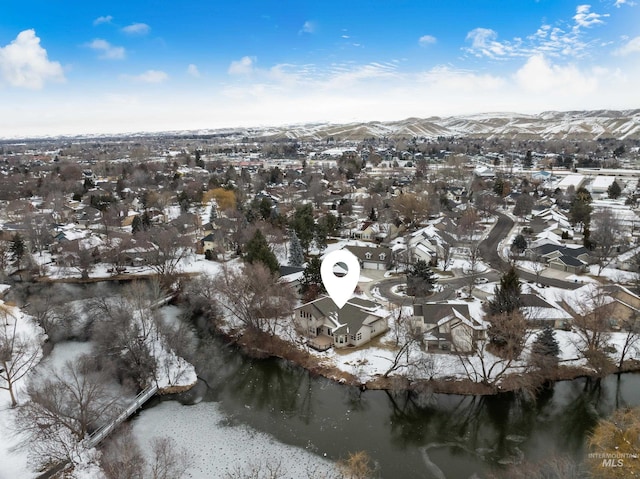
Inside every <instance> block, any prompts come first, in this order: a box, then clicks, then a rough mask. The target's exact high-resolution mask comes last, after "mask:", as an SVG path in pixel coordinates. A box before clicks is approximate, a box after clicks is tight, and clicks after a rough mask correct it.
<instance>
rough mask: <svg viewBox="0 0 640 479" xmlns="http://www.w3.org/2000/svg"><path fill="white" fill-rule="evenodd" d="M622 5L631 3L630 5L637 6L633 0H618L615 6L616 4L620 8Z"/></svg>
mask: <svg viewBox="0 0 640 479" xmlns="http://www.w3.org/2000/svg"><path fill="white" fill-rule="evenodd" d="M622 5H629V6H630V7H635V6H636V2H633V1H631V0H616V3H615V5H614V6H616V7H617V8H620V7H621V6H622Z"/></svg>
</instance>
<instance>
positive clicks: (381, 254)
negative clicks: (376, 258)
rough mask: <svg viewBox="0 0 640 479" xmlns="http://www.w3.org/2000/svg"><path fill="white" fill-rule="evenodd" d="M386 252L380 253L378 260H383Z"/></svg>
mask: <svg viewBox="0 0 640 479" xmlns="http://www.w3.org/2000/svg"><path fill="white" fill-rule="evenodd" d="M385 256H386V254H384V253H380V261H384V258H385Z"/></svg>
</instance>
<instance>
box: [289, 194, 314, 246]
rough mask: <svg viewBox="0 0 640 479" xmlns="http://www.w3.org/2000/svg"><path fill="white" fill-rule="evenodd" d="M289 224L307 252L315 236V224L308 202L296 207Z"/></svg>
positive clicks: (311, 208)
mask: <svg viewBox="0 0 640 479" xmlns="http://www.w3.org/2000/svg"><path fill="white" fill-rule="evenodd" d="M291 226H292V227H293V229H294V231H295V232H296V235H298V239H299V240H300V244H301V245H302V248H303V249H304V250H305V252H306V253H307V254H309V247H310V246H311V242H312V241H313V237H314V236H315V226H316V225H315V222H314V220H313V207H312V206H311V204H310V203H307V204H306V205H303V206H299V207H297V208H296V212H295V214H294V215H293V222H292V223H291Z"/></svg>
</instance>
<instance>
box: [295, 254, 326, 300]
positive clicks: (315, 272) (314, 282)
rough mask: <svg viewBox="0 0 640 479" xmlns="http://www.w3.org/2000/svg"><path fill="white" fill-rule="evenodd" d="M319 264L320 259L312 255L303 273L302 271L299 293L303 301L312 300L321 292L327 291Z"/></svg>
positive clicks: (320, 262)
mask: <svg viewBox="0 0 640 479" xmlns="http://www.w3.org/2000/svg"><path fill="white" fill-rule="evenodd" d="M321 265H322V261H320V259H319V258H318V257H317V256H314V257H313V258H311V260H310V261H309V263H308V264H307V267H306V268H305V270H304V273H302V279H301V280H300V294H301V295H302V299H303V301H304V302H309V301H313V300H314V299H316V298H317V297H318V296H320V295H321V294H324V293H326V292H327V290H326V289H325V287H324V283H323V282H322V274H321V273H320V266H321Z"/></svg>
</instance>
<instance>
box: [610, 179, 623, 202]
mask: <svg viewBox="0 0 640 479" xmlns="http://www.w3.org/2000/svg"><path fill="white" fill-rule="evenodd" d="M621 193H622V188H620V185H619V184H618V182H617V181H616V180H613V183H611V185H609V188H607V194H608V195H609V198H612V199H614V200H615V199H617V198H618V197H619V196H620V194H621Z"/></svg>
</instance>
